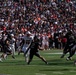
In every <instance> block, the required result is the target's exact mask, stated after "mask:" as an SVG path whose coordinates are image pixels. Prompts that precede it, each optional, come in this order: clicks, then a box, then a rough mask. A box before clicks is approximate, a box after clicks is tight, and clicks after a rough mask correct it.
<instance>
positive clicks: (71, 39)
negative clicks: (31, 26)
mask: <svg viewBox="0 0 76 75" xmlns="http://www.w3.org/2000/svg"><path fill="white" fill-rule="evenodd" d="M64 37H65V38H66V39H67V42H66V44H65V46H64V48H63V54H62V56H61V58H63V57H64V56H65V55H66V54H67V53H68V52H69V56H68V57H67V60H72V56H73V55H74V54H75V51H76V36H75V34H74V32H73V31H71V30H69V29H68V31H67V32H66V34H65V36H64ZM17 44H18V45H17ZM0 45H1V49H2V52H3V54H2V55H1V59H0V60H1V61H2V59H6V58H7V56H8V55H12V58H14V59H15V51H16V49H17V52H18V55H19V54H20V53H21V52H23V53H24V57H25V61H26V62H27V63H28V64H29V63H30V62H31V60H32V58H33V56H34V55H35V56H37V57H39V58H40V59H42V60H43V61H44V62H45V63H46V64H48V62H47V61H46V60H45V59H44V58H43V57H42V56H41V55H40V54H39V50H45V47H43V45H42V42H41V39H40V37H39V35H38V34H32V33H31V32H29V31H27V32H26V33H25V34H24V35H23V36H22V37H21V36H20V37H19V38H18V37H15V36H14V34H11V33H6V34H5V33H2V38H1V40H0Z"/></svg>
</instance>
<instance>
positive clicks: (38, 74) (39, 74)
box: [36, 73, 46, 75]
mask: <svg viewBox="0 0 76 75" xmlns="http://www.w3.org/2000/svg"><path fill="white" fill-rule="evenodd" d="M36 75H46V74H42V73H36Z"/></svg>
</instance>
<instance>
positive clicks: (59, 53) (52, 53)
mask: <svg viewBox="0 0 76 75" xmlns="http://www.w3.org/2000/svg"><path fill="white" fill-rule="evenodd" d="M45 54H63V53H62V52H59V53H45Z"/></svg>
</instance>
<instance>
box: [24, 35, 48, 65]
mask: <svg viewBox="0 0 76 75" xmlns="http://www.w3.org/2000/svg"><path fill="white" fill-rule="evenodd" d="M29 49H30V55H29V61H28V63H27V64H30V62H31V61H32V59H33V56H34V55H35V56H37V57H39V58H40V59H41V60H42V61H44V62H45V64H48V62H47V61H46V60H45V58H43V57H42V56H41V55H40V54H39V50H43V48H42V47H40V44H39V39H38V38H37V36H35V37H34V39H33V40H32V42H31V44H30V46H29V47H28V49H27V51H26V53H27V52H28V50H29ZM26 53H25V54H26Z"/></svg>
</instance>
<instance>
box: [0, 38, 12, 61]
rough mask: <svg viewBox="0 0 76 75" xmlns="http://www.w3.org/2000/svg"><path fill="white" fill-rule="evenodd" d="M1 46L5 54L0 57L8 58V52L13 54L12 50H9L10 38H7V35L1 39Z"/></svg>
mask: <svg viewBox="0 0 76 75" xmlns="http://www.w3.org/2000/svg"><path fill="white" fill-rule="evenodd" d="M1 47H2V52H3V54H2V55H1V56H0V59H1V60H2V59H6V57H7V53H9V54H11V51H10V50H9V40H8V39H5V37H2V39H1Z"/></svg>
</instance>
